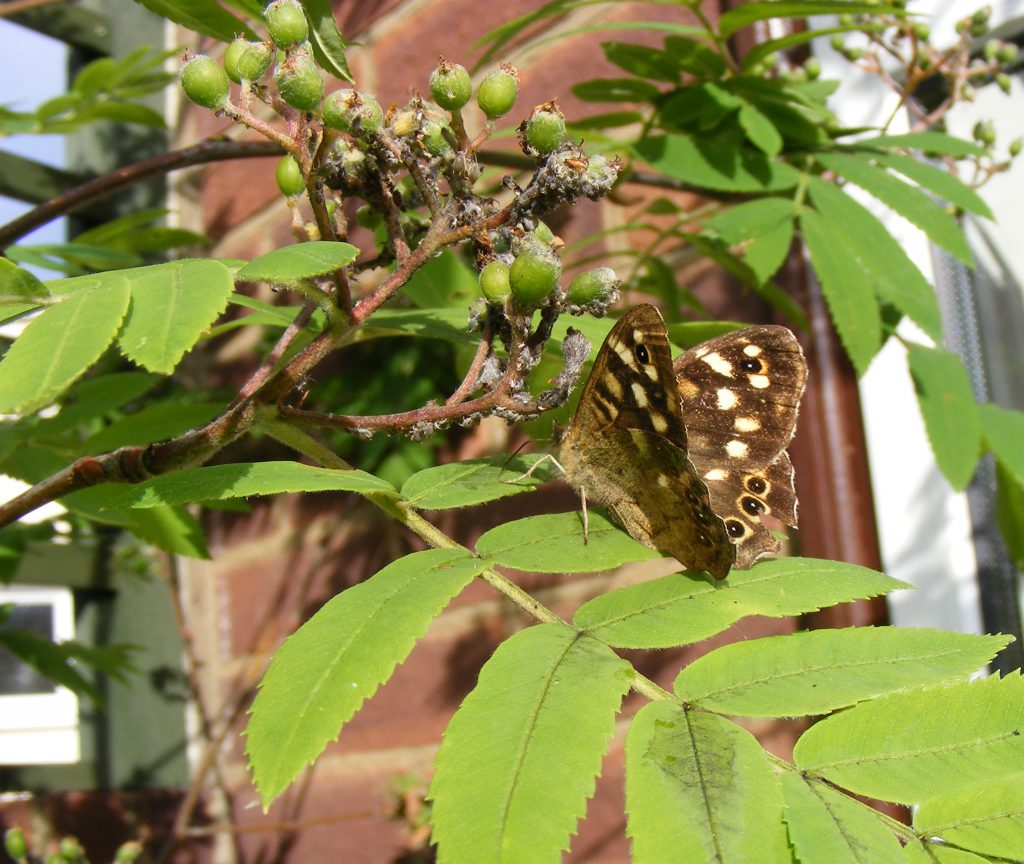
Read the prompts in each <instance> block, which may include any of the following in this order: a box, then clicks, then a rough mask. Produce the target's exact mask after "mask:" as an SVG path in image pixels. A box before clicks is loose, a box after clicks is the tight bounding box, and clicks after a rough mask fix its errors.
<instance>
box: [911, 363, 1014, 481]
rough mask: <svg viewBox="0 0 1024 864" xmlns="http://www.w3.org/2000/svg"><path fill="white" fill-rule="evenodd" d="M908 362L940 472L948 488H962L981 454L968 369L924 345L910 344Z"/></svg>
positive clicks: (978, 424) (979, 431)
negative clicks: (947, 482) (946, 481)
mask: <svg viewBox="0 0 1024 864" xmlns="http://www.w3.org/2000/svg"><path fill="white" fill-rule="evenodd" d="M907 362H908V364H909V366H910V374H911V376H912V377H913V379H914V390H915V392H916V393H917V404H918V405H919V406H920V408H921V416H922V417H923V418H924V427H925V431H926V432H927V433H928V441H929V442H930V443H931V445H932V452H933V453H934V454H935V461H936V463H937V464H938V466H939V470H940V471H942V474H943V476H944V477H945V478H946V479H947V480H948V481H949V485H950V486H952V487H953V488H954V489H957V490H960V489H964V488H966V487H967V484H968V483H969V482H970V480H971V476H972V475H973V474H974V466H975V465H977V464H978V457H979V456H980V455H981V421H980V420H979V414H978V405H977V403H976V402H975V401H974V392H973V391H972V389H971V380H970V378H969V377H968V376H967V370H966V369H964V365H963V363H961V362H960V358H959V357H957V356H956V355H955V354H951V353H950V352H949V351H944V350H942V349H941V348H927V347H925V346H924V345H913V344H912V345H910V346H909V348H908V349H907ZM1018 443H1019V442H1018Z"/></svg>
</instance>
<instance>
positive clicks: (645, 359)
mask: <svg viewBox="0 0 1024 864" xmlns="http://www.w3.org/2000/svg"><path fill="white" fill-rule="evenodd" d="M633 354H634V355H636V359H637V360H639V361H640V362H641V363H643V364H644V365H646V364H648V363H650V362H651V352H650V351H648V350H647V346H646V345H643V344H641V345H637V346H636V347H635V348H634V349H633Z"/></svg>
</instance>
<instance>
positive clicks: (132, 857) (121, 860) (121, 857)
mask: <svg viewBox="0 0 1024 864" xmlns="http://www.w3.org/2000/svg"><path fill="white" fill-rule="evenodd" d="M141 854H142V844H141V843H138V842H137V841H135V840H129V841H128V842H127V843H122V844H121V845H120V846H119V847H118V848H117V852H115V853H114V862H115V864H132V862H134V861H136V860H137V859H138V857H139V856H140V855H141Z"/></svg>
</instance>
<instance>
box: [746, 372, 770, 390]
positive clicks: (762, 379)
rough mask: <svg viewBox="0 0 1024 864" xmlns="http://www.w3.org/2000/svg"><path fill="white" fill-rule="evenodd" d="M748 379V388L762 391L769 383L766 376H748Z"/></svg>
mask: <svg viewBox="0 0 1024 864" xmlns="http://www.w3.org/2000/svg"><path fill="white" fill-rule="evenodd" d="M749 378H750V386H751V387H756V388H757V389H758V390H764V389H765V388H766V387H767V386H768V385H769V384H770V383H771V382H770V381H769V380H768V376H767V375H750V376H749Z"/></svg>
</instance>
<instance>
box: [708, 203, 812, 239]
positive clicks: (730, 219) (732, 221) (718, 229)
mask: <svg viewBox="0 0 1024 864" xmlns="http://www.w3.org/2000/svg"><path fill="white" fill-rule="evenodd" d="M793 215H794V210H793V202H792V201H791V200H789V199H788V198H777V197H768V198H756V199H754V200H753V201H744V202H742V203H739V204H735V205H733V206H731V207H729V208H727V209H725V210H722V211H721V212H720V213H716V214H715V215H714V216H712V217H711V218H710V219H708V220H706V221H705V222H704V226H703V227H704V230H705V231H711V232H713V233H714V234H715V235H717V236H718V237H719V238H721V240H722V241H723V242H724V243H728V244H729V245H733V244H735V243H742V242H743V241H744V240H749V239H751V238H752V237H757V236H758V235H760V234H763V233H764V232H765V231H770V230H771V229H772V228H775V227H776V226H778V225H779V224H781V223H783V222H792V221H793Z"/></svg>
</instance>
